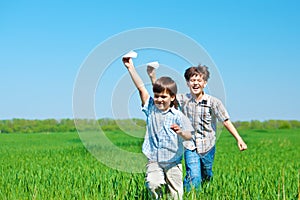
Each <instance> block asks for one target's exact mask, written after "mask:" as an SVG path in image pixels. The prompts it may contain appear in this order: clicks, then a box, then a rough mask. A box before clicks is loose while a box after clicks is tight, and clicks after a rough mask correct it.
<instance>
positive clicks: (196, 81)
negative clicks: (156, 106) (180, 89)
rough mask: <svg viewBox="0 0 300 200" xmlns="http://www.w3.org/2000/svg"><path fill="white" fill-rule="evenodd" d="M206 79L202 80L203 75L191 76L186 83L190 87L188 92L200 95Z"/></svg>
mask: <svg viewBox="0 0 300 200" xmlns="http://www.w3.org/2000/svg"><path fill="white" fill-rule="evenodd" d="M206 83H207V82H206V81H205V80H203V76H201V75H200V74H196V75H193V76H191V78H190V80H189V81H187V85H188V87H189V88H190V92H191V93H192V94H194V95H200V94H202V92H203V89H204V88H205V87H206Z"/></svg>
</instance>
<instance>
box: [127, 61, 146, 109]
mask: <svg viewBox="0 0 300 200" xmlns="http://www.w3.org/2000/svg"><path fill="white" fill-rule="evenodd" d="M128 72H129V74H130V77H131V79H132V81H133V83H134V85H135V87H136V88H137V89H138V91H139V94H140V97H141V100H142V104H143V105H144V103H145V101H146V100H147V99H148V97H149V94H148V91H147V90H146V88H145V85H144V82H143V81H142V79H141V77H140V76H139V75H138V73H137V72H136V70H135V68H134V67H129V68H128Z"/></svg>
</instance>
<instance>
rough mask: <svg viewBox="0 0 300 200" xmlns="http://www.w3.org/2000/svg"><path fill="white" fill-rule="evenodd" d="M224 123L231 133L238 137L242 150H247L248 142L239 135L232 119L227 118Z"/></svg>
mask: <svg viewBox="0 0 300 200" xmlns="http://www.w3.org/2000/svg"><path fill="white" fill-rule="evenodd" d="M223 125H224V126H225V128H226V129H227V130H228V131H229V132H230V133H231V135H232V136H233V137H234V138H235V139H236V141H237V143H238V147H239V149H240V151H244V150H246V149H247V145H246V143H245V142H244V140H243V139H242V137H241V136H240V135H239V133H238V131H237V130H236V128H235V127H234V125H233V124H232V123H231V121H230V120H229V119H228V120H225V121H224V122H223Z"/></svg>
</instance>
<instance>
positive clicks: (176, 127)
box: [170, 124, 192, 140]
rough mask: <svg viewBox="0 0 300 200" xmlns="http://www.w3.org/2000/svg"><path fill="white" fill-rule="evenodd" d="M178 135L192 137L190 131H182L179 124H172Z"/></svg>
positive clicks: (188, 138)
mask: <svg viewBox="0 0 300 200" xmlns="http://www.w3.org/2000/svg"><path fill="white" fill-rule="evenodd" d="M170 128H171V129H172V130H173V131H174V132H175V133H176V134H177V135H179V136H181V137H182V138H183V139H184V140H190V139H192V134H191V132H190V131H182V130H181V128H180V127H179V126H178V124H172V125H171V127H170Z"/></svg>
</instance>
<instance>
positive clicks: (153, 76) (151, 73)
mask: <svg viewBox="0 0 300 200" xmlns="http://www.w3.org/2000/svg"><path fill="white" fill-rule="evenodd" d="M147 73H148V76H149V78H150V80H151V83H152V85H153V84H154V83H155V81H156V73H155V68H154V67H151V66H147Z"/></svg>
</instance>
